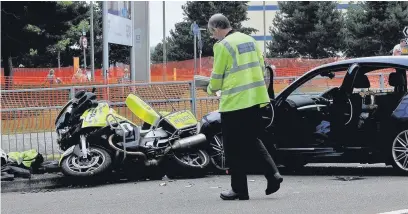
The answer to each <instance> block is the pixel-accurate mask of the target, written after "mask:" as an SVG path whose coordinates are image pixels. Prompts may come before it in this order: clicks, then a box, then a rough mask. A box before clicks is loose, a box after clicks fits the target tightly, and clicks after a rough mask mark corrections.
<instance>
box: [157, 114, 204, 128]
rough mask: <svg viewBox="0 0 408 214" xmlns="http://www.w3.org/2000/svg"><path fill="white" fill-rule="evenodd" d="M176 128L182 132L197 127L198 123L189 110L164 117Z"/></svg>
mask: <svg viewBox="0 0 408 214" xmlns="http://www.w3.org/2000/svg"><path fill="white" fill-rule="evenodd" d="M164 118H165V119H166V120H167V122H168V123H169V124H170V125H172V126H173V127H174V128H176V129H178V130H180V129H184V128H187V127H191V126H195V125H197V123H198V121H197V119H196V117H195V116H194V114H193V113H191V111H189V110H183V111H177V112H174V113H171V114H169V115H167V116H165V117H164Z"/></svg>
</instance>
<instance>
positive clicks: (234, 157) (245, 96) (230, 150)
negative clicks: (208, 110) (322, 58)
mask: <svg viewBox="0 0 408 214" xmlns="http://www.w3.org/2000/svg"><path fill="white" fill-rule="evenodd" d="M208 30H209V32H210V33H211V34H212V37H213V38H215V39H217V40H218V42H217V43H216V44H215V45H214V48H213V50H214V65H213V71H212V74H211V79H210V83H209V85H208V87H207V92H208V93H209V94H214V93H216V92H217V91H221V101H220V107H219V111H220V113H221V121H222V133H223V139H224V148H225V153H226V161H227V163H228V165H229V167H230V170H229V172H230V174H231V187H232V189H231V190H230V191H227V192H222V193H221V195H220V197H221V198H222V199H223V200H235V199H240V200H248V199H249V194H248V183H247V176H246V170H247V169H245V167H243V166H244V165H245V164H246V156H247V151H248V150H250V149H253V150H254V151H256V152H257V154H259V156H260V157H261V160H262V161H261V164H262V167H263V169H264V174H265V177H266V179H267V181H268V185H267V189H266V190H265V193H266V195H269V194H272V193H274V192H276V191H278V190H279V188H280V183H281V182H282V181H283V178H282V176H281V175H280V174H279V171H278V169H277V167H276V165H275V163H274V161H273V159H272V157H271V156H270V154H269V153H268V151H267V150H266V148H265V146H264V145H263V143H262V142H261V141H260V140H259V139H258V135H259V132H260V131H261V129H262V127H261V119H262V116H261V105H263V104H266V103H269V102H270V100H269V96H268V91H267V89H266V86H265V81H264V77H263V72H264V69H265V67H264V60H263V57H262V53H261V51H260V49H259V48H258V46H257V44H256V41H255V40H254V39H253V38H252V37H250V36H248V35H245V34H243V33H239V32H235V31H234V30H232V28H231V25H230V22H229V20H228V19H227V18H226V17H225V16H224V15H222V14H215V15H213V16H212V17H211V18H210V20H209V22H208Z"/></svg>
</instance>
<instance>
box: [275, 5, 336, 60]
mask: <svg viewBox="0 0 408 214" xmlns="http://www.w3.org/2000/svg"><path fill="white" fill-rule="evenodd" d="M278 4H279V9H280V11H279V12H277V13H276V16H275V19H274V20H273V26H274V27H273V28H270V29H269V30H270V32H271V35H272V38H273V40H272V42H270V43H269V44H268V50H269V56H270V57H305V58H325V57H332V56H336V55H337V53H338V51H339V50H340V48H341V40H342V38H341V28H342V23H343V18H342V14H341V12H340V11H339V10H337V9H336V6H337V3H335V2H328V1H325V2H319V1H315V2H309V1H307V2H298V1H291V2H279V3H278Z"/></svg>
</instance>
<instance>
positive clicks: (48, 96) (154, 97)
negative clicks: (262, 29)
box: [0, 73, 386, 159]
mask: <svg viewBox="0 0 408 214" xmlns="http://www.w3.org/2000/svg"><path fill="white" fill-rule="evenodd" d="M368 75H369V76H374V77H375V76H377V77H378V89H379V90H384V89H386V84H385V79H384V74H382V73H380V74H368ZM342 77H344V76H340V75H339V76H336V77H335V78H337V79H340V78H342ZM297 78H298V77H275V79H274V80H275V84H274V85H275V92H277V93H279V92H280V91H282V90H284V88H285V87H287V86H288V85H290V84H291V83H292V82H293V81H295V80H296V79H297ZM315 79H316V81H317V80H319V79H325V78H324V77H322V78H320V77H316V78H315ZM317 82H318V81H317ZM317 84H318V85H314V86H313V85H312V87H315V88H319V87H320V88H323V89H324V88H325V87H332V86H322V85H319V83H317ZM93 87H95V88H96V89H97V90H96V94H97V96H98V99H99V100H109V103H110V104H111V106H112V107H113V108H114V109H115V110H117V111H118V113H119V114H120V115H123V116H125V117H127V118H129V119H131V120H132V121H134V122H135V123H137V124H141V121H140V120H139V119H138V118H136V117H135V115H134V114H133V113H132V112H131V111H130V110H129V109H128V108H127V107H126V105H125V102H124V101H125V99H126V96H127V95H128V94H129V93H135V94H137V95H138V96H140V97H141V98H142V99H144V100H145V101H146V102H147V103H149V104H150V105H152V107H153V108H155V109H156V110H157V111H171V110H172V106H174V108H176V109H177V110H185V109H189V110H191V111H192V112H193V113H194V114H195V115H196V117H197V118H198V119H200V118H201V117H202V116H204V115H205V114H207V113H209V112H211V111H214V110H217V109H218V103H219V98H218V97H215V96H214V97H209V96H208V95H206V93H205V92H204V91H202V90H198V89H196V88H193V82H192V81H179V82H162V83H160V82H154V83H132V84H113V85H94V86H88V85H87V86H72V87H60V88H37V89H19V90H3V91H2V98H1V100H2V103H1V104H2V108H1V109H0V112H1V116H2V133H1V142H2V143H1V148H2V149H3V150H5V151H6V152H10V151H23V150H27V149H36V150H37V151H38V152H40V153H41V154H43V155H44V156H45V158H46V159H55V158H58V154H59V153H60V151H58V145H57V144H56V139H57V134H56V133H55V125H54V121H55V117H56V116H57V114H58V112H59V110H60V109H61V108H62V107H63V105H65V103H66V102H68V101H69V99H71V98H72V97H73V96H74V95H75V93H76V92H77V91H79V90H89V91H90V90H91V89H92V88H93ZM157 87H160V89H158V88H157ZM306 89H307V88H306ZM326 89H328V88H326ZM320 92H323V91H307V92H302V91H298V92H294V94H319V93H320Z"/></svg>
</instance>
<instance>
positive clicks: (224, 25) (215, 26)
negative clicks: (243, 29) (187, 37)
mask: <svg viewBox="0 0 408 214" xmlns="http://www.w3.org/2000/svg"><path fill="white" fill-rule="evenodd" d="M231 29H232V28H231V24H230V22H229V20H228V18H227V17H225V16H224V15H222V14H220V13H217V14H214V15H213V16H211V18H210V20H208V30H209V31H210V33H211V34H212V37H213V38H214V39H217V40H222V39H224V38H225V36H226V35H227V34H228V32H229V31H231Z"/></svg>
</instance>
